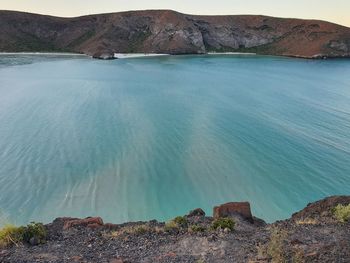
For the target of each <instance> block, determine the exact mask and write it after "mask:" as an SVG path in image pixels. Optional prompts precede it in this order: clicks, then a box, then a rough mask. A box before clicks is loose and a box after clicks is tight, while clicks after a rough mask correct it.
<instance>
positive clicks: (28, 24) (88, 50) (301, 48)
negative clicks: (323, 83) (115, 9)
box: [0, 10, 350, 59]
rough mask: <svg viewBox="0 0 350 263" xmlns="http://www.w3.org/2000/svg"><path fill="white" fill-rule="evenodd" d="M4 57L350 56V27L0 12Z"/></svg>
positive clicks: (157, 15) (149, 14) (158, 13)
mask: <svg viewBox="0 0 350 263" xmlns="http://www.w3.org/2000/svg"><path fill="white" fill-rule="evenodd" d="M0 51H1V52H19V51H29V52H34V51H35V52H40V51H56V52H61V51H65V52H79V53H85V54H88V55H91V56H93V57H97V58H104V59H109V58H113V55H114V53H138V52H141V53H167V54H203V53H206V52H229V51H230V52H231V51H232V52H253V53H258V54H268V55H282V56H295V57H304V58H323V57H350V28H348V27H344V26H341V25H336V24H333V23H329V22H325V21H318V20H301V19H285V18H274V17H267V16H257V15H236V16H196V15H186V14H181V13H178V12H175V11H171V10H148V11H130V12H122V13H111V14H100V15H90V16H83V17H76V18H59V17H52V16H44V15H36V14H29V13H21V12H14V11H0Z"/></svg>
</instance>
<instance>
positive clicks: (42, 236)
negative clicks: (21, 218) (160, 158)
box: [21, 222, 46, 244]
mask: <svg viewBox="0 0 350 263" xmlns="http://www.w3.org/2000/svg"><path fill="white" fill-rule="evenodd" d="M21 228H22V231H23V232H22V233H23V241H24V242H28V243H29V242H30V239H31V238H35V239H36V240H37V242H38V243H39V244H41V243H44V242H45V240H46V229H45V227H44V225H43V224H42V223H35V222H32V223H30V224H29V225H27V226H25V227H21Z"/></svg>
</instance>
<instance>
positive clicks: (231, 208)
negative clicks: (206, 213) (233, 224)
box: [213, 202, 254, 223]
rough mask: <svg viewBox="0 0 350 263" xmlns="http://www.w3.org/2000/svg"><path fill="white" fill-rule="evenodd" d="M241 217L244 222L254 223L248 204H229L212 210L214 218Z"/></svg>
mask: <svg viewBox="0 0 350 263" xmlns="http://www.w3.org/2000/svg"><path fill="white" fill-rule="evenodd" d="M237 215H240V216H242V217H243V218H244V219H245V220H248V221H250V222H252V223H253V222H254V220H253V216H252V212H251V210H250V204H249V202H231V203H226V204H223V205H220V206H215V207H214V209H213V216H214V218H220V217H232V216H237Z"/></svg>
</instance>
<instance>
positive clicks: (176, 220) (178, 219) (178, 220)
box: [172, 216, 187, 226]
mask: <svg viewBox="0 0 350 263" xmlns="http://www.w3.org/2000/svg"><path fill="white" fill-rule="evenodd" d="M172 221H174V223H176V224H177V225H178V226H186V225H187V218H186V217H184V216H177V217H175V218H174V219H173V220H172Z"/></svg>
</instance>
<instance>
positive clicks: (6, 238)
mask: <svg viewBox="0 0 350 263" xmlns="http://www.w3.org/2000/svg"><path fill="white" fill-rule="evenodd" d="M32 238H35V239H36V243H37V244H40V243H44V242H45V240H46V229H45V227H44V225H43V224H41V223H34V222H32V223H30V224H29V225H27V226H21V227H16V226H13V225H7V226H5V227H4V228H2V229H1V230H0V247H6V246H9V245H18V244H19V243H21V242H27V243H30V240H31V239H32Z"/></svg>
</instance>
